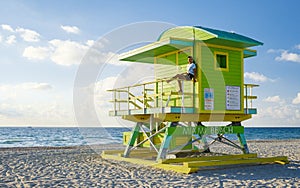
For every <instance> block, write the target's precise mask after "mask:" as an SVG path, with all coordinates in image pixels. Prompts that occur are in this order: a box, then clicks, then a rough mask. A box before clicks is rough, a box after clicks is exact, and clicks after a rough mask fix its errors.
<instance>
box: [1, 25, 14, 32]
mask: <svg viewBox="0 0 300 188" xmlns="http://www.w3.org/2000/svg"><path fill="white" fill-rule="evenodd" d="M1 27H2V29H3V30H6V31H10V32H14V30H13V28H12V27H11V26H10V25H7V24H2V25H1Z"/></svg>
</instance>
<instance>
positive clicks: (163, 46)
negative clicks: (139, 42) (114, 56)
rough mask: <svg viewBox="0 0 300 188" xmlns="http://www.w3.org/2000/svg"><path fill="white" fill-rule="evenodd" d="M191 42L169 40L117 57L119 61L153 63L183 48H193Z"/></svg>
mask: <svg viewBox="0 0 300 188" xmlns="http://www.w3.org/2000/svg"><path fill="white" fill-rule="evenodd" d="M193 44H194V41H193V40H186V39H178V38H169V39H166V40H163V41H157V42H154V43H151V44H148V45H146V46H143V47H140V48H137V49H134V50H131V51H129V52H125V53H122V54H120V55H119V60H121V61H131V62H141V63H154V57H156V56H159V55H161V54H165V53H168V52H172V51H175V50H179V49H182V48H185V47H190V46H193Z"/></svg>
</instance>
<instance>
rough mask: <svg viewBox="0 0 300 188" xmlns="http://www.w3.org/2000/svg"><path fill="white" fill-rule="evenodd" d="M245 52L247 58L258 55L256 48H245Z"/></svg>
mask: <svg viewBox="0 0 300 188" xmlns="http://www.w3.org/2000/svg"><path fill="white" fill-rule="evenodd" d="M243 54H244V58H247V57H254V56H256V54H257V53H256V50H251V49H244V51H243Z"/></svg>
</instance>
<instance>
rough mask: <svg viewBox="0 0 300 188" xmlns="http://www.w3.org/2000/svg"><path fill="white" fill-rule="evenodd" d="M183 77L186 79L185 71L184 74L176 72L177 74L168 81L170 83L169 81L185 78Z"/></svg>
mask: <svg viewBox="0 0 300 188" xmlns="http://www.w3.org/2000/svg"><path fill="white" fill-rule="evenodd" d="M183 79H185V73H183V74H176V75H175V76H173V77H172V78H170V79H169V80H166V82H167V83H169V82H171V81H173V80H183Z"/></svg>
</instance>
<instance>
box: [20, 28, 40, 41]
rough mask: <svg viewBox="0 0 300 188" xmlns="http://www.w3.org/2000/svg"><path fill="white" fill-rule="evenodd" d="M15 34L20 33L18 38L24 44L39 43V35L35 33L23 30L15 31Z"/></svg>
mask: <svg viewBox="0 0 300 188" xmlns="http://www.w3.org/2000/svg"><path fill="white" fill-rule="evenodd" d="M16 32H18V33H20V36H21V37H22V38H23V40H24V41H26V42H38V41H40V34H39V33H38V32H36V31H33V30H30V29H24V28H18V29H16Z"/></svg>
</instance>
